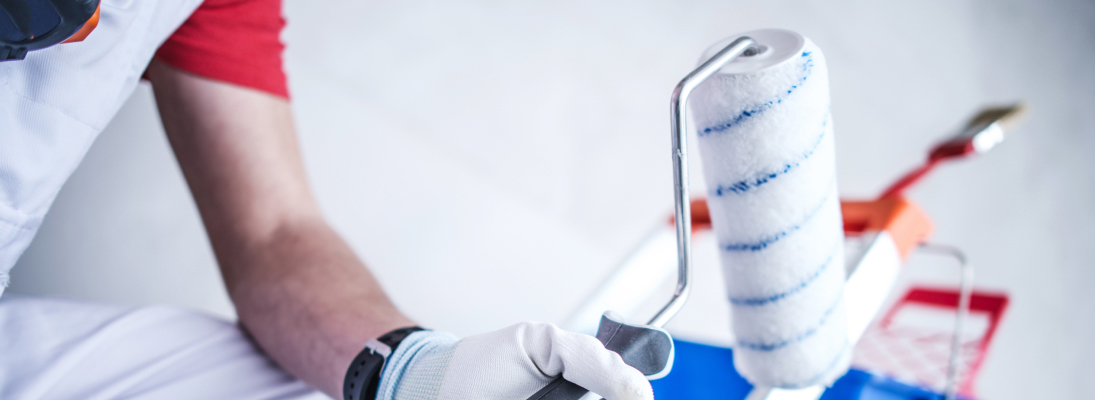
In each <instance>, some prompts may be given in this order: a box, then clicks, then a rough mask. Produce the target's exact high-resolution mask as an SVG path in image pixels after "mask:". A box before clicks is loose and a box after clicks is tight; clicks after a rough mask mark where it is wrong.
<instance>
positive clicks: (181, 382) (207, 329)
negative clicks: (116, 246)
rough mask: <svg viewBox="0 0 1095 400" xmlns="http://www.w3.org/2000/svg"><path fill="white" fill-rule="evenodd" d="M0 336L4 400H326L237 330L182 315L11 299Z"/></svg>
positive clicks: (1, 306)
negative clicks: (284, 369) (275, 363)
mask: <svg viewBox="0 0 1095 400" xmlns="http://www.w3.org/2000/svg"><path fill="white" fill-rule="evenodd" d="M0 338H2V339H0V399H19V400H108V399H127V400H173V399H178V400H184V399H185V400H191V399H203V400H229V399H231V400H325V399H327V400H329V399H330V398H329V397H327V396H326V395H324V394H322V393H320V392H318V391H316V390H314V389H312V388H310V387H309V386H308V385H306V384H304V383H303V382H301V381H298V380H296V379H295V378H293V377H292V376H290V375H289V374H287V373H286V372H284V371H282V370H281V369H280V368H278V367H277V366H276V365H274V364H273V362H272V361H270V360H269V359H268V358H267V357H266V356H265V355H264V354H263V353H262V352H260V351H259V350H258V348H257V347H255V345H254V344H253V343H252V342H251V341H250V340H248V338H247V336H246V335H245V334H244V333H243V332H242V331H240V329H239V328H238V327H237V326H235V325H234V324H231V323H229V322H227V321H223V320H220V319H216V318H213V317H210V316H208V315H204V314H201V313H198V312H194V311H188V310H184V309H180V308H173V307H162V306H158V307H122V306H113V305H102V304H89V303H86V302H75V301H68V300H56V299H43V298H35V297H24V296H18V295H12V294H9V295H7V296H4V298H3V299H0Z"/></svg>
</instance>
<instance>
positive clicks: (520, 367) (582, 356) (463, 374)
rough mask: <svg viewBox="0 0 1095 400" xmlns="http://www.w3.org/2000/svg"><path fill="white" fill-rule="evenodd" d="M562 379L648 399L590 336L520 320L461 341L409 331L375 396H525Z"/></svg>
mask: <svg viewBox="0 0 1095 400" xmlns="http://www.w3.org/2000/svg"><path fill="white" fill-rule="evenodd" d="M560 374H562V376H563V377H565V378H566V379H567V380H569V381H571V382H574V383H577V384H578V385H580V386H582V387H584V388H587V389H590V390H592V391H593V392H596V393H598V394H600V395H602V396H604V397H605V398H606V399H608V400H640V399H642V400H652V399H653V398H654V393H653V390H652V389H651V387H650V383H649V382H647V380H646V377H644V376H643V374H642V373H641V372H639V371H638V370H637V369H635V368H632V367H631V366H629V365H627V364H625V363H624V362H623V359H621V358H620V355H619V354H616V353H614V352H612V351H609V350H607V349H605V347H604V345H602V344H601V342H600V341H598V340H597V339H596V338H594V337H592V336H589V335H584V334H580V333H574V332H567V331H564V330H562V329H559V328H558V327H556V326H554V325H551V324H545V323H535V322H524V323H520V324H517V325H513V326H510V327H508V328H505V329H501V330H498V331H494V332H490V333H485V334H480V335H475V336H470V337H467V338H464V339H462V340H459V341H458V340H457V339H456V337H454V336H452V335H450V334H447V333H440V332H431V331H425V332H416V333H414V334H411V335H410V336H408V337H407V338H406V339H404V341H403V342H402V343H400V345H399V347H398V348H397V349H396V351H395V352H394V353H392V355H391V357H389V359H388V362H387V364H385V366H384V370H383V372H382V373H381V382H380V388H379V394H378V396H377V399H378V400H462V399H479V400H514V399H526V398H528V397H529V396H531V395H532V394H533V393H536V391H538V390H540V389H541V388H543V387H544V385H547V384H548V383H550V382H551V381H552V380H554V379H555V377H557V376H559V375H560Z"/></svg>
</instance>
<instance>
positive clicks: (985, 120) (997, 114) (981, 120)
mask: <svg viewBox="0 0 1095 400" xmlns="http://www.w3.org/2000/svg"><path fill="white" fill-rule="evenodd" d="M1026 109H1027V106H1026V105H1025V104H1023V103H1015V104H1012V105H1010V106H1005V107H990V108H986V109H983V110H981V112H979V113H977V115H975V116H974V117H973V118H972V119H970V122H969V123H968V124H966V128H967V129H969V128H975V127H979V126H986V125H988V124H991V123H993V122H999V123H1000V125H1003V128H1004V129H1010V128H1012V127H1014V125H1015V122H1016V121H1018V120H1019V118H1020V117H1021V116H1023V114H1025V113H1026Z"/></svg>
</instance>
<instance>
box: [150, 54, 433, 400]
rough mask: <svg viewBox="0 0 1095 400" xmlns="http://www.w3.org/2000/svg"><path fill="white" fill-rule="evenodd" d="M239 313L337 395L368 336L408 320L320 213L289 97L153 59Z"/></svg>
mask: <svg viewBox="0 0 1095 400" xmlns="http://www.w3.org/2000/svg"><path fill="white" fill-rule="evenodd" d="M148 78H149V80H150V81H151V82H152V86H153V89H154V91H155V94H156V102H157V104H158V106H159V110H160V116H161V118H162V119H163V125H164V128H165V130H166V131H167V136H168V139H169V140H170V142H171V146H172V148H173V149H174V151H175V156H176V157H177V158H178V161H179V165H180V166H181V167H182V171H183V174H184V175H185V176H186V180H187V182H188V184H189V185H190V191H191V193H193V196H194V200H195V202H197V205H198V210H199V211H200V212H201V216H202V220H203V221H204V223H205V227H206V230H207V231H208V234H209V239H210V241H211V242H212V245H213V251H214V252H215V253H216V256H217V261H218V262H219V264H220V268H221V273H222V274H223V275H224V280H225V285H226V286H227V288H228V293H229V295H230V296H231V298H232V301H233V303H235V306H236V310H237V313H238V314H239V318H240V323H241V324H242V325H243V326H244V327H245V328H246V329H247V330H248V332H250V333H251V335H252V336H254V338H255V340H256V341H257V342H258V344H259V345H260V346H261V347H262V348H263V349H264V350H265V351H266V352H267V353H269V354H270V356H271V357H272V358H273V359H274V360H275V361H277V362H278V363H279V364H280V365H281V366H282V367H284V368H285V369H286V370H288V371H289V372H290V373H292V374H293V375H295V376H297V377H299V378H301V379H303V380H304V381H306V382H308V383H309V384H311V385H312V386H314V387H316V388H318V389H320V390H322V391H324V392H326V393H327V394H328V395H331V396H332V397H334V398H341V397H342V393H341V391H342V379H343V376H344V374H345V372H346V369H347V368H348V367H349V365H350V361H351V360H352V359H353V357H354V356H355V355H357V353H358V352H359V351H361V349H362V346H363V345H364V343H365V342H366V341H367V340H369V339H372V338H375V337H377V336H380V335H383V334H384V333H386V332H388V331H391V330H393V329H396V328H400V327H404V326H410V325H414V323H413V322H412V321H411V320H410V319H408V318H407V317H406V316H404V315H403V314H401V313H400V312H399V311H398V310H397V309H396V308H395V306H393V305H392V303H391V301H389V300H388V298H387V296H386V295H385V294H384V292H383V290H382V289H381V288H380V285H379V284H378V283H377V281H376V279H375V278H373V276H372V275H371V274H370V273H369V271H368V270H367V269H366V268H365V266H364V265H363V264H362V262H361V261H360V260H359V259H358V258H357V256H355V255H354V253H353V251H352V250H351V249H350V248H349V246H347V245H346V243H345V242H343V241H342V239H341V238H340V237H339V236H338V234H336V233H335V232H334V231H333V230H332V229H331V227H330V226H329V225H328V224H327V222H326V221H325V220H324V218H323V216H322V215H321V214H320V212H319V209H318V207H317V205H316V202H315V199H314V198H313V197H312V194H311V191H310V189H309V187H308V184H307V181H306V178H305V174H304V168H303V164H302V161H301V157H300V151H299V149H298V146H297V140H296V134H295V130H294V128H293V121H292V117H291V115H290V111H289V104H288V102H287V101H286V100H285V99H282V98H279V97H275V96H271V95H268V94H265V93H262V92H259V91H255V90H250V89H244V88H241V87H238V86H233V85H229V84H225V83H220V82H216V81H213V80H210V79H205V78H202V77H198V76H195V75H191V74H188V73H186V72H183V71H180V70H177V69H175V68H172V67H170V66H168V65H167V64H164V63H162V62H159V61H153V62H152V64H151V65H150V66H149V68H148Z"/></svg>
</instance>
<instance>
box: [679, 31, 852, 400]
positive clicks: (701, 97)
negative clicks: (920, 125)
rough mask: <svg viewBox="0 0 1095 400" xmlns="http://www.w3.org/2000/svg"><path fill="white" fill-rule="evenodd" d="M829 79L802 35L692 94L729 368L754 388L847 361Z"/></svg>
mask: <svg viewBox="0 0 1095 400" xmlns="http://www.w3.org/2000/svg"><path fill="white" fill-rule="evenodd" d="M827 75H828V73H827V70H826V67H825V59H824V56H823V55H822V53H821V51H820V49H818V48H817V46H815V45H814V44H813V43H812V42H810V41H809V40H808V39H807V40H805V41H804V45H803V48H801V49H799V50H798V51H797V52H796V53H795V54H794V56H793V57H791V58H790V59H788V60H786V61H784V62H782V63H780V64H777V65H775V66H772V67H770V68H767V69H762V70H760V71H750V72H745V73H739V74H724V73H719V74H716V75H714V76H712V77H711V78H710V79H709V80H708V81H707V82H706V83H704V84H703V85H702V86H701V87H700V88H698V89H697V90H696V92H695V97H693V99H692V104H691V106H692V111H693V112H692V115H693V117H694V123H695V127H696V130H697V136H698V138H697V141H698V144H699V149H700V153H701V156H702V159H703V168H704V175H705V181H706V184H707V191H708V197H707V202H708V205H709V207H710V210H711V219H712V223H713V229H714V231H715V234H716V236H717V238H718V240H719V248H720V249H719V251H720V258H721V261H722V266H723V270H724V276H725V279H726V288H727V294H728V296H729V299H728V300H729V301H730V303H731V313H732V314H731V316H732V320H733V328H734V335H735V337H736V340H737V343H736V345H735V346H734V365H735V367H736V368H737V370H738V372H740V373H741V374H742V376H744V377H745V378H746V379H748V380H749V381H750V382H752V383H753V384H756V385H761V386H769V387H783V388H797V387H805V386H812V385H816V384H830V383H831V382H833V381H834V380H835V379H836V378H837V377H839V376H841V375H842V374H843V373H844V371H846V370H847V367H848V363H849V360H850V347H849V346H848V339H847V332H846V331H847V327H846V322H845V315H844V303H843V296H842V294H843V290H844V277H845V271H844V268H843V266H844V259H843V254H844V251H843V229H842V221H841V214H840V201H839V198H838V196H837V191H836V163H835V155H834V154H835V153H834V144H833V143H834V142H833V122H832V118H831V116H830V114H829V82H828V76H827Z"/></svg>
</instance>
